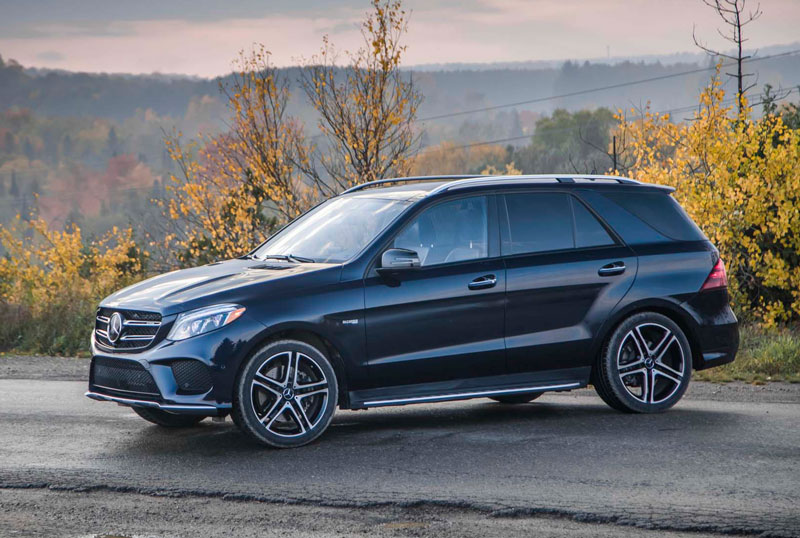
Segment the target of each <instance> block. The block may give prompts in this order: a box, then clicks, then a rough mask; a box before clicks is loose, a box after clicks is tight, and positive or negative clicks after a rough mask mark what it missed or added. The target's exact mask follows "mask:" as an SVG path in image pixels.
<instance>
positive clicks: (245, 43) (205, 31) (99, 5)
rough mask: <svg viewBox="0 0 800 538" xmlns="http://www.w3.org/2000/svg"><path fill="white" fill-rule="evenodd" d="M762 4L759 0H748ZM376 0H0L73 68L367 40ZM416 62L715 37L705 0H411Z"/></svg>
mask: <svg viewBox="0 0 800 538" xmlns="http://www.w3.org/2000/svg"><path fill="white" fill-rule="evenodd" d="M749 3H752V5H753V7H755V5H756V2H754V1H753V0H750V2H749ZM368 5H369V3H368V0H358V1H357V0H323V1H314V2H312V1H304V0H227V1H221V0H0V55H2V56H3V57H4V58H14V59H16V60H17V61H19V62H20V63H22V64H23V65H26V66H35V67H50V68H61V69H69V70H74V71H95V72H96V71H103V72H126V73H153V72H160V73H183V74H190V75H201V76H216V75H220V74H223V73H226V72H228V71H229V70H230V66H231V60H232V59H233V58H234V57H235V56H236V54H237V51H239V50H240V49H242V48H247V47H249V46H250V44H252V43H254V42H258V43H264V44H265V45H266V46H267V48H268V49H269V50H270V51H271V52H272V53H273V59H274V61H275V63H276V64H278V65H289V64H291V63H294V62H295V61H296V60H297V59H299V58H303V57H309V56H311V55H313V54H314V53H315V52H316V51H317V50H318V49H319V46H320V41H321V39H322V36H323V35H325V34H328V35H330V38H331V41H332V42H333V43H335V44H336V45H337V47H338V48H340V49H348V48H350V49H352V48H356V47H357V46H358V40H359V34H358V24H359V21H360V20H361V18H362V16H363V14H364V12H365V11H366V10H367V9H368ZM405 5H406V6H407V7H408V8H409V9H410V11H411V20H410V27H409V34H408V36H407V41H406V43H407V44H408V51H407V55H406V60H405V64H406V65H417V64H427V63H447V62H500V61H502V62H505V61H528V60H562V59H582V58H597V57H604V56H606V54H607V48H606V47H608V50H609V51H610V54H611V56H638V55H646V54H670V53H676V52H686V51H695V50H696V49H695V48H694V47H693V44H692V25H693V23H696V24H697V28H698V33H699V34H700V35H702V36H704V37H706V38H707V39H708V41H709V44H710V45H712V46H720V44H721V39H720V38H719V37H718V36H717V35H716V31H715V28H717V27H718V26H719V24H718V21H717V19H716V18H715V15H714V13H713V12H712V10H711V9H710V8H708V7H706V6H704V5H703V4H702V2H701V0H466V1H460V2H455V1H453V2H450V1H445V0H427V1H425V0H408V1H407V2H405ZM761 7H762V9H763V11H764V15H763V16H762V17H761V19H760V20H758V21H756V22H755V23H753V24H752V25H751V26H750V27H748V32H747V35H749V36H750V37H751V41H750V43H749V44H750V45H751V46H753V47H763V46H767V45H774V44H785V43H791V42H796V41H800V29H799V28H800V25H799V24H798V22H800V0H762V2H761Z"/></svg>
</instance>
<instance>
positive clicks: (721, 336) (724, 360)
mask: <svg viewBox="0 0 800 538" xmlns="http://www.w3.org/2000/svg"><path fill="white" fill-rule="evenodd" d="M699 332H700V335H701V336H700V346H701V354H700V356H699V357H697V358H696V360H695V369H696V370H705V369H707V368H713V367H715V366H722V365H723V364H728V363H729V362H733V360H734V359H735V358H736V352H737V351H739V324H738V323H727V324H724V325H712V326H706V327H701V328H700V331H699Z"/></svg>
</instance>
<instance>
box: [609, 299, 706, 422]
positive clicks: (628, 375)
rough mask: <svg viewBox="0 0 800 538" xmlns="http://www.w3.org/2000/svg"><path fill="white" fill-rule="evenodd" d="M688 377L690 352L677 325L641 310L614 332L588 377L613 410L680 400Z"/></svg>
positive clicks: (657, 407) (653, 409)
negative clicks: (590, 375)
mask: <svg viewBox="0 0 800 538" xmlns="http://www.w3.org/2000/svg"><path fill="white" fill-rule="evenodd" d="M691 375H692V352H691V348H690V346H689V341H688V340H687V338H686V335H685V334H684V333H683V331H682V330H681V328H680V327H679V326H678V325H677V324H676V323H675V322H674V321H672V320H671V319H669V318H668V317H666V316H664V315H662V314H657V313H655V312H642V313H640V314H635V315H633V316H631V317H630V318H628V319H626V320H625V321H624V322H622V323H621V324H620V325H619V327H617V328H616V329H615V330H614V332H613V334H612V335H611V337H610V338H609V340H608V342H607V343H606V345H605V347H604V349H603V352H602V354H601V356H600V358H599V363H598V365H597V368H596V370H595V375H594V380H593V381H594V385H595V389H596V390H597V393H598V394H599V395H600V397H601V398H602V399H603V401H605V402H606V403H607V404H608V405H610V406H611V407H613V408H614V409H618V410H620V411H625V412H630V413H657V412H659V411H664V410H666V409H669V408H670V407H672V406H673V405H675V404H676V403H677V402H678V400H680V399H681V397H682V396H683V394H684V393H685V392H686V389H687V388H688V386H689V380H690V378H691Z"/></svg>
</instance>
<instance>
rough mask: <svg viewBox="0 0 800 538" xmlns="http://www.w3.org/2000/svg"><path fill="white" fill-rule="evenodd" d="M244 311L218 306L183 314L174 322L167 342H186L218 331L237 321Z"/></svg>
mask: <svg viewBox="0 0 800 538" xmlns="http://www.w3.org/2000/svg"><path fill="white" fill-rule="evenodd" d="M244 310H245V308H244V307H243V306H239V305H238V304H218V305H214V306H206V307H204V308H198V309H197V310H191V311H189V312H184V313H183V314H180V315H179V316H178V319H176V320H175V324H174V325H173V326H172V329H171V330H170V331H169V334H168V335H167V340H186V339H187V338H191V337H192V336H197V335H198V334H203V333H207V332H210V331H213V330H216V329H219V328H220V327H224V326H225V325H227V324H228V323H231V322H233V321H235V320H237V319H239V317H240V316H241V315H242V314H244Z"/></svg>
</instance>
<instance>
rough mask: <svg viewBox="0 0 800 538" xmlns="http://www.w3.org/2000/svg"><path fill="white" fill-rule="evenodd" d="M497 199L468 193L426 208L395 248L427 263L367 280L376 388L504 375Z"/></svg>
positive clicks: (502, 278) (368, 332) (399, 237)
mask: <svg viewBox="0 0 800 538" xmlns="http://www.w3.org/2000/svg"><path fill="white" fill-rule="evenodd" d="M494 208H495V205H494V197H492V196H468V197H462V198H457V199H451V200H446V201H443V202H439V203H437V204H436V205H433V206H431V207H429V208H426V209H424V210H423V211H422V212H421V213H420V214H418V215H417V216H416V217H414V218H412V219H411V221H410V222H409V223H408V224H407V225H406V226H405V227H403V229H402V231H401V232H400V233H399V234H398V235H397V236H396V237H395V239H394V241H393V242H392V244H391V245H390V247H394V248H405V249H410V250H413V251H415V252H417V254H418V255H419V258H420V265H421V266H420V267H419V268H417V269H411V270H406V271H403V272H402V273H398V274H397V275H396V276H394V277H392V278H390V279H387V278H385V277H382V276H380V275H378V274H377V273H376V272H375V271H374V270H373V271H372V272H371V273H370V274H369V275H368V277H367V278H366V280H365V306H366V311H365V321H366V338H367V355H368V365H369V374H370V378H371V379H372V380H373V385H374V386H376V387H390V386H396V385H411V384H418V383H433V382H442V381H449V380H457V379H468V378H475V377H483V376H491V375H498V374H503V373H505V350H504V342H503V330H504V327H503V315H504V301H505V285H506V282H505V269H504V266H503V262H502V260H501V259H500V258H499V257H498V256H496V255H495V256H490V253H494V252H493V250H494V249H497V248H498V247H497V245H496V244H494V242H493V241H492V240H491V238H492V237H495V235H494V234H490V233H489V230H490V228H492V229H495V228H494V225H495V223H496V219H495V211H494Z"/></svg>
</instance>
